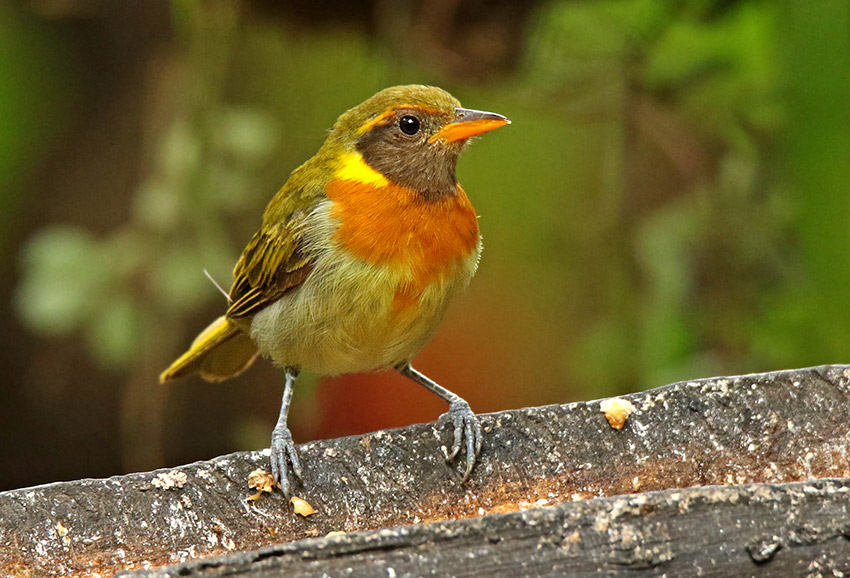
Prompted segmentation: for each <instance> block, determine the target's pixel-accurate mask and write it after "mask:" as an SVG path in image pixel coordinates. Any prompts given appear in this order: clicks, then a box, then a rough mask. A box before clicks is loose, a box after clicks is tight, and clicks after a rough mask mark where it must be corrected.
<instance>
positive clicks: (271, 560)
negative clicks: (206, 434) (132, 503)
mask: <svg viewBox="0 0 850 578" xmlns="http://www.w3.org/2000/svg"><path fill="white" fill-rule="evenodd" d="M848 498H850V480H849V479H842V480H830V481H827V480H819V481H814V482H797V483H793V484H780V485H771V484H747V485H743V486H739V485H736V486H708V487H695V488H686V489H683V490H675V489H674V490H663V491H658V492H650V493H644V494H636V495H631V496H614V497H610V498H600V499H595V500H584V501H580V502H566V503H563V504H558V505H556V506H551V507H547V508H535V509H531V510H528V511H526V512H520V513H512V514H502V515H490V516H484V517H480V518H470V519H467V520H454V521H450V522H434V523H430V524H419V525H413V526H398V527H395V528H391V529H384V530H370V531H365V532H355V533H352V534H344V535H342V536H332V537H327V538H312V539H306V540H301V541H298V542H292V543H289V544H280V545H275V546H269V547H266V548H263V549H260V550H255V551H252V552H240V553H237V554H231V555H228V556H220V557H217V558H212V559H207V560H202V561H193V562H188V563H185V564H180V565H176V566H170V567H168V568H163V569H161V570H159V571H156V570H153V571H150V572H133V573H130V574H128V575H127V578H130V577H131V576H132V577H133V578H180V577H189V578H215V577H221V576H241V577H244V578H271V577H273V576H286V577H287V578H295V577H304V578H306V577H308V576H316V577H318V576H348V577H352V578H361V577H362V578H367V577H368V578H371V577H373V576H396V577H399V578H402V577H405V578H415V577H417V576H423V575H427V576H471V577H473V576H480V577H482V578H484V577H487V578H490V577H495V578H500V577H503V578H518V577H521V576H527V577H537V576H569V577H570V578H591V577H593V578H598V577H599V576H609V577H610V576H628V577H629V578H649V577H659V578H660V577H662V576H668V577H673V576H682V577H687V576H711V577H713V578H732V577H738V578H739V577H745V576H759V578H793V577H795V576H800V577H803V576H806V577H814V576H821V577H826V576H844V575H845V574H844V573H845V572H847V571H848V569H850V540H848V537H850V512H848V510H850V502H848Z"/></svg>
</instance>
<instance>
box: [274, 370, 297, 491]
mask: <svg viewBox="0 0 850 578" xmlns="http://www.w3.org/2000/svg"><path fill="white" fill-rule="evenodd" d="M298 371H299V370H298V368H297V367H287V368H286V384H285V385H284V387H283V400H281V402H280V415H278V418H277V424H275V426H274V430H273V431H272V445H271V465H272V475H273V476H274V479H275V480H277V483H278V484H280V489H281V490H283V493H284V495H285V496H286V497H287V498H288V497H289V496H290V485H289V464H292V473H294V474H295V477H296V478H298V479H299V480H301V462H299V461H298V452H296V451H295V444H294V443H293V442H292V433H291V432H290V431H289V428H288V427H287V425H286V416H287V415H288V414H289V402H290V401H292V391H293V389H294V386H295V378H297V377H298Z"/></svg>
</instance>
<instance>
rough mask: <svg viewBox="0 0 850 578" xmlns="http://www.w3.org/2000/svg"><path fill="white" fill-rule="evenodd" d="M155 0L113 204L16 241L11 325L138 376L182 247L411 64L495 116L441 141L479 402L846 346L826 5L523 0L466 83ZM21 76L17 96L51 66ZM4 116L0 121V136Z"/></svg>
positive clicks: (316, 33) (237, 16) (848, 237)
mask: <svg viewBox="0 0 850 578" xmlns="http://www.w3.org/2000/svg"><path fill="white" fill-rule="evenodd" d="M170 9H171V12H170V18H171V24H172V26H173V28H174V45H173V52H172V53H171V55H170V60H169V62H168V64H167V65H165V66H163V67H162V70H160V71H159V72H158V73H157V76H158V77H161V78H165V79H166V80H165V81H163V83H162V85H163V86H164V87H165V88H162V89H161V90H163V91H164V92H165V94H166V95H167V97H165V98H159V99H156V98H154V99H153V100H154V101H156V102H159V103H160V105H159V108H156V107H154V108H155V109H156V113H155V114H151V117H150V118H149V119H146V123H147V122H148V121H149V124H150V130H149V131H147V135H148V137H149V142H148V143H147V145H146V157H145V158H144V159H140V163H139V164H140V166H141V167H142V168H141V170H140V175H141V176H140V179H139V184H138V187H137V188H136V189H135V191H134V192H133V194H132V195H131V208H130V210H129V211H128V214H127V215H126V216H124V217H123V218H122V219H120V220H116V222H115V226H114V230H112V231H111V232H106V233H104V234H95V233H93V232H90V231H87V230H85V229H83V228H81V227H79V226H75V225H73V224H59V225H55V224H54V225H50V226H48V227H45V228H43V229H41V230H39V231H36V232H35V233H34V234H33V235H32V236H31V237H30V238H29V240H28V241H27V243H26V245H25V247H24V248H23V250H22V252H21V255H20V263H21V266H22V277H21V280H20V283H19V284H18V291H17V297H16V299H15V303H16V307H17V311H18V312H19V314H20V317H21V319H22V320H23V321H24V322H25V323H26V325H27V326H28V327H29V328H30V329H31V330H32V331H33V332H36V333H39V334H44V335H48V336H56V335H63V334H64V335H69V334H70V335H83V336H85V338H86V341H87V343H88V347H89V350H90V352H91V354H92V356H93V357H94V359H96V360H97V361H98V362H99V363H100V364H101V365H102V366H103V367H107V368H110V369H111V370H112V371H115V372H118V373H119V374H123V375H131V376H133V375H135V376H137V377H138V376H139V375H144V376H146V378H152V376H155V374H156V371H157V370H158V369H161V368H162V367H163V366H164V364H166V363H167V362H168V361H169V359H170V357H172V356H174V355H176V354H177V353H179V350H180V347H181V346H182V345H185V343H183V340H186V339H189V338H190V337H191V334H192V333H193V332H195V331H196V330H199V329H200V328H201V327H200V326H197V323H198V319H197V318H198V316H199V315H201V314H206V312H208V311H211V310H214V309H215V308H216V307H219V308H221V307H223V303H222V297H221V295H220V294H219V293H218V291H217V290H216V289H215V288H214V287H213V286H212V284H211V283H209V281H208V280H207V279H206V278H205V277H204V276H203V274H201V271H202V270H203V269H204V268H206V269H207V270H209V272H210V274H211V275H212V276H213V277H214V278H216V279H218V280H219V282H220V283H221V284H222V285H224V286H225V288H226V287H227V286H228V285H229V281H230V268H231V267H232V264H233V263H234V262H235V260H236V258H237V257H238V255H239V251H240V250H241V247H242V246H243V245H244V243H245V242H246V240H247V239H248V238H249V236H250V234H251V233H252V232H253V231H254V230H255V229H256V227H257V226H258V224H259V218H260V214H261V212H262V209H263V207H264V205H265V203H266V202H267V201H268V199H270V198H271V195H272V194H273V192H274V191H275V190H276V188H277V187H279V186H280V185H281V184H282V183H283V182H284V180H285V178H286V175H287V174H288V173H289V171H291V170H292V169H293V168H294V167H296V166H297V165H298V164H300V163H301V162H303V161H304V160H305V159H306V158H308V157H309V156H310V155H311V154H313V153H314V152H315V150H316V149H317V148H318V146H319V145H320V144H321V142H322V140H323V138H324V136H325V132H324V131H325V130H326V129H327V128H329V127H330V126H331V125H332V123H333V121H334V120H335V118H336V116H337V115H338V114H339V113H341V112H342V111H343V110H345V109H347V108H349V107H351V106H353V105H355V104H357V103H358V102H360V101H361V100H363V99H364V98H366V97H367V96H369V95H370V94H372V93H373V92H375V91H377V90H379V89H381V88H383V87H385V86H389V85H393V84H402V83H408V82H425V83H433V84H439V85H441V86H444V87H445V88H447V89H449V90H450V91H451V92H453V93H454V94H455V95H456V96H458V97H459V98H460V99H461V100H462V101H463V102H464V104H466V105H468V106H473V107H477V108H485V109H491V110H496V111H499V112H502V113H504V114H506V115H507V116H509V117H510V118H511V119H512V121H513V124H512V126H510V127H508V128H506V129H504V130H502V131H498V132H497V133H494V134H493V135H492V136H491V135H488V136H487V138H484V139H482V140H481V141H480V142H477V143H476V144H474V146H473V147H471V149H470V151H469V152H468V153H466V154H465V156H464V158H463V159H462V160H461V164H460V167H459V176H460V180H461V181H462V182H463V183H464V187H465V189H466V190H467V191H468V192H469V193H470V196H471V197H472V199H473V201H474V203H475V206H476V208H477V210H478V212H479V214H480V215H481V226H482V230H483V234H484V238H485V247H486V250H485V253H484V258H483V262H482V267H481V271H480V273H479V276H478V278H477V279H476V280H475V281H474V282H473V284H472V287H471V288H470V295H469V296H468V297H467V298H466V299H464V300H462V302H461V304H460V305H459V306H457V307H456V309H455V310H454V311H453V312H452V314H451V315H450V317H449V319H448V320H447V326H448V329H446V330H445V332H443V333H441V334H439V335H438V338H443V339H446V340H451V339H454V336H455V335H458V336H461V337H462V339H463V340H464V341H466V342H468V343H469V345H468V347H469V349H467V350H465V351H463V352H462V353H461V354H460V355H463V356H465V357H463V358H460V359H454V358H451V354H450V353H441V355H442V356H443V357H442V358H441V359H442V362H443V363H444V364H445V366H446V367H452V368H458V367H461V366H463V365H465V364H467V363H473V362H475V363H479V373H480V374H481V375H486V380H487V383H488V385H487V390H486V392H483V393H480V394H473V396H474V395H480V396H481V397H480V401H479V403H478V407H480V406H481V405H483V404H486V403H487V402H489V399H490V398H491V397H492V398H493V399H498V396H500V395H501V396H503V397H502V398H503V399H510V400H511V402H510V403H516V404H527V405H531V404H539V403H545V402H556V401H567V400H569V399H574V398H593V397H602V396H607V395H611V394H616V393H621V392H624V391H628V390H634V389H639V388H645V387H653V386H658V385H662V384H664V383H667V382H669V381H672V380H676V379H692V378H698V377H704V376H708V375H717V374H724V373H741V372H749V371H761V370H771V369H780V368H784V367H791V366H802V365H810V364H818V363H839V362H846V361H848V359H847V351H848V349H850V308H848V307H846V306H845V301H846V298H847V297H846V292H847V288H848V287H850V259H848V257H847V253H848V248H850V223H848V218H850V194H848V193H850V191H848V188H850V185H848V183H850V164H848V163H847V159H848V158H850V107H848V103H850V8H848V5H847V3H846V2H839V1H838V0H830V1H827V2H821V3H818V4H817V6H814V5H810V4H802V3H793V2H791V1H790V0H785V1H783V2H765V1H757V0H749V1H735V2H729V1H723V0H700V1H692V2H683V1H680V0H601V1H596V2H575V1H568V0H562V1H555V0H553V1H549V2H542V3H540V4H539V5H538V6H537V8H536V9H535V10H534V11H533V12H532V13H531V18H530V19H529V20H528V21H527V22H525V23H524V24H523V31H522V38H523V43H522V46H521V52H520V54H519V57H518V58H517V59H516V62H515V63H514V64H513V65H512V67H511V68H510V72H507V73H506V72H504V71H501V72H494V73H492V74H491V75H490V76H489V77H486V78H485V79H484V81H481V75H480V74H478V75H475V78H476V79H478V81H476V82H472V81H470V80H467V79H466V78H465V77H464V76H463V75H458V74H456V73H454V72H449V71H447V68H443V67H441V65H440V64H441V63H440V62H439V61H438V60H439V59H434V58H430V59H429V58H428V57H427V56H425V57H423V56H417V54H419V55H421V54H426V55H427V54H433V51H431V52H429V51H421V52H417V51H416V50H415V49H413V48H415V47H413V48H412V47H410V46H405V49H404V50H402V49H400V46H399V45H398V44H394V42H398V38H397V37H398V32H397V31H396V32H392V31H387V30H385V29H381V27H380V26H377V27H376V28H377V31H375V30H372V31H371V32H370V33H366V32H364V30H363V29H362V28H358V27H357V26H354V25H347V24H346V23H345V22H336V23H332V24H328V25H325V26H315V27H303V26H300V25H299V24H298V22H294V21H293V22H289V21H287V19H286V18H278V19H265V18H251V17H249V16H248V15H246V11H245V10H244V9H243V6H242V4H240V3H238V2H219V3H215V4H202V3H200V2H194V1H190V0H180V1H175V2H173V3H171V4H170ZM399 10H400V11H402V12H403V10H401V9H399ZM2 14H3V11H2V10H0V16H2ZM395 16H396V17H397V18H396V19H395V20H393V23H398V22H401V21H405V18H404V17H403V16H399V15H398V14H396V15H395ZM414 20H415V19H414ZM2 24H3V22H2V19H1V18H0V29H1V28H2ZM390 28H391V27H390ZM34 34H37V32H36V33H34ZM34 37H35V36H32V35H30V36H20V37H17V36H15V35H11V36H5V35H2V34H0V39H2V40H0V42H3V43H6V44H12V45H14V44H15V43H16V42H17V43H18V44H17V47H18V51H19V52H21V51H22V49H21V46H23V45H25V44H27V43H32V42H33V40H32V39H33V38H34ZM410 38H411V40H409V42H411V43H416V42H420V41H421V38H420V39H419V40H417V38H419V37H417V36H415V35H414V34H411V35H410ZM496 41H497V40H494V42H496ZM431 48H433V47H431ZM2 54H3V52H2V51H0V55H2ZM33 58H43V59H44V60H45V61H48V62H49V61H50V59H51V57H50V56H47V57H42V56H34V57H33ZM467 66H468V67H475V66H476V63H475V62H469V63H467ZM37 81H38V83H40V84H34V85H32V87H31V88H30V91H31V92H32V94H34V95H36V96H39V95H44V94H49V93H50V92H51V90H55V87H56V86H59V87H61V86H64V84H63V83H66V82H67V81H66V80H65V79H63V78H62V77H61V75H59V76H50V77H49V78H47V77H45V76H43V75H42V76H39V77H37ZM0 82H2V81H0ZM51 83H53V84H51ZM153 92H155V91H153ZM15 99H17V100H15ZM21 102H22V101H21V97H20V95H17V96H16V95H15V93H14V91H12V92H11V93H9V96H7V97H5V99H0V107H2V106H7V107H9V106H11V107H14V108H16V109H17V108H19V107H20V106H21ZM34 102H36V103H37V102H38V100H35V101H34ZM163 102H164V103H165V104H162V103H163ZM0 110H3V109H2V108H0ZM55 110H61V107H60V108H59V109H56V108H55V107H54V113H55ZM33 114H34V113H32V112H30V113H28V115H22V116H20V119H19V120H20V122H21V123H23V122H35V121H33V120H32V118H33ZM55 114H59V113H55ZM28 119H30V120H28ZM26 132H27V131H24V130H5V129H4V130H0V150H4V151H6V150H18V149H17V148H16V145H15V144H10V143H15V142H21V141H22V140H24V139H25V138H28V137H26V136H25V134H24V133H26ZM4 139H5V140H4ZM37 162H38V158H37V157H35V158H29V159H27V162H26V163H19V166H20V167H21V170H22V171H23V170H25V168H26V166H27V165H34V164H37ZM11 163H12V165H14V164H16V163H17V161H14V160H13V161H11ZM9 166H11V165H9V164H7V165H0V169H3V168H4V167H6V169H5V170H0V173H2V174H8V173H10V172H14V171H11V169H9ZM0 188H2V187H0ZM465 316H466V317H465ZM464 319H467V320H473V321H470V322H465V321H464ZM494 327H498V328H499V331H500V332H501V333H499V334H498V335H493V328H494ZM479 351H480V352H479ZM426 352H427V350H426ZM472 360H478V361H472ZM485 364H486V365H488V366H489V365H496V364H498V365H499V367H498V368H496V369H495V370H488V369H485V368H484V367H483V366H484V365H485ZM517 392H518V393H517ZM485 398H486V399H487V400H488V401H486V402H485V401H484V400H485ZM296 403H304V402H303V401H301V402H299V400H298V396H296ZM490 403H491V406H489V407H486V405H485V408H486V409H496V408H498V407H504V406H501V405H500V404H499V402H498V401H493V402H490ZM473 406H476V403H473ZM482 409H483V408H482ZM304 413H310V412H309V411H307V410H305V412H304ZM269 419H271V417H269ZM235 429H236V431H237V432H238V433H237V434H236V437H238V438H239V440H240V441H239V444H247V443H250V442H249V441H246V438H250V437H251V435H249V434H248V433H246V432H253V431H261V430H263V429H264V428H263V427H258V426H257V418H256V416H254V415H252V416H248V417H246V418H245V419H244V420H243V422H242V424H241V425H238V426H237V427H236V428H235ZM263 435H265V434H263ZM256 443H260V444H262V443H263V442H261V441H257V442H256Z"/></svg>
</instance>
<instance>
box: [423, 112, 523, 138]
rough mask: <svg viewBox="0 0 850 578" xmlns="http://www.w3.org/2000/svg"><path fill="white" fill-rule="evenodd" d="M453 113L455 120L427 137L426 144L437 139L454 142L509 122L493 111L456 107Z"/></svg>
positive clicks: (509, 122)
mask: <svg viewBox="0 0 850 578" xmlns="http://www.w3.org/2000/svg"><path fill="white" fill-rule="evenodd" d="M455 113H456V116H455V121H454V122H451V123H449V124H447V125H446V126H444V127H443V128H441V129H440V130H439V131H437V133H436V134H434V136H432V137H431V138H429V139H428V144H434V143H435V142H437V141H438V140H439V141H443V142H447V143H449V142H455V141H458V140H463V139H467V138H469V137H473V136H476V135H479V134H484V133H485V132H489V131H491V130H495V129H497V128H499V127H500V126H505V125H506V124H511V121H509V120H508V119H507V118H505V117H504V116H502V115H501V114H496V113H495V112H484V111H483V110H472V109H470V108H456V109H455Z"/></svg>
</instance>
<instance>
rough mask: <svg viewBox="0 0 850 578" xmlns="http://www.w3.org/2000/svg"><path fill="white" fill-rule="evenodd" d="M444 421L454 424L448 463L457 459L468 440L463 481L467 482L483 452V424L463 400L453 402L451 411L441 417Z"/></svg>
mask: <svg viewBox="0 0 850 578" xmlns="http://www.w3.org/2000/svg"><path fill="white" fill-rule="evenodd" d="M443 419H447V420H451V422H452V424H454V442H453V443H452V449H451V451H450V452H449V453H448V454H447V455H446V461H447V462H449V461H452V460H453V459H455V457H457V455H458V454H459V453H460V449H461V446H462V445H463V442H464V440H466V470H465V472H464V474H463V480H462V482H465V481H466V480H467V479H468V478H469V474H470V472H472V467H473V466H474V465H475V458H477V457H478V453H479V452H480V451H481V423H480V422H479V421H478V416H476V415H475V413H473V411H472V409H470V407H469V404H468V403H467V402H466V401H464V400H462V399H458V400H456V401H453V402H452V403H451V404H450V405H449V411H448V412H446V413H444V414H443V415H442V416H440V420H443Z"/></svg>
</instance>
